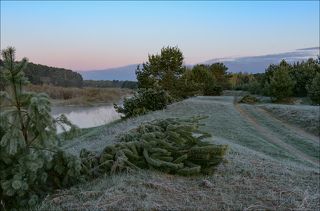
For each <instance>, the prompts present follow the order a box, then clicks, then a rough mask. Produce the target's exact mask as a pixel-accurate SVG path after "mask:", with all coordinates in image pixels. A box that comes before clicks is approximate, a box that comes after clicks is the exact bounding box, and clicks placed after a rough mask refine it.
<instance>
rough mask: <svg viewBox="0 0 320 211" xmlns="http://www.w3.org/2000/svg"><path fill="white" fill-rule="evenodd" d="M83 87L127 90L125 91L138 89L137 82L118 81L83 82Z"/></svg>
mask: <svg viewBox="0 0 320 211" xmlns="http://www.w3.org/2000/svg"><path fill="white" fill-rule="evenodd" d="M83 86H84V87H98V88H108V87H117V88H127V89H136V88H138V82H136V81H118V80H113V81H111V80H99V81H95V80H84V81H83Z"/></svg>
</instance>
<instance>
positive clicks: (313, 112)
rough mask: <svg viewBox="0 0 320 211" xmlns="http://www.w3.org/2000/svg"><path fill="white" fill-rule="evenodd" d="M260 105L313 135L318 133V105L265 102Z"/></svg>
mask: <svg viewBox="0 0 320 211" xmlns="http://www.w3.org/2000/svg"><path fill="white" fill-rule="evenodd" d="M261 107H262V108H263V109H265V110H266V111H268V112H270V113H271V114H273V115H274V116H275V117H277V118H279V119H282V120H284V121H287V122H289V123H291V124H294V125H297V126H300V127H302V128H304V129H305V130H306V131H309V132H311V133H313V134H315V135H319V134H320V123H319V116H320V108H319V106H310V105H303V106H298V105H290V106H288V105H277V104H266V105H261Z"/></svg>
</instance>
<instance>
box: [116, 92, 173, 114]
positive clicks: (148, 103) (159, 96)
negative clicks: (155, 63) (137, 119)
mask: <svg viewBox="0 0 320 211" xmlns="http://www.w3.org/2000/svg"><path fill="white" fill-rule="evenodd" d="M171 102H172V98H171V96H170V95H169V94H168V93H167V92H166V91H165V90H163V89H161V88H159V87H156V88H153V89H152V88H148V89H139V90H138V91H137V92H136V93H135V94H134V96H132V97H130V98H126V99H125V100H124V102H123V106H119V105H116V104H115V105H114V107H115V109H116V111H117V112H119V113H122V114H124V118H129V117H134V116H138V115H141V114H145V113H147V112H148V111H155V110H161V109H164V108H165V107H166V106H167V105H168V104H170V103H171Z"/></svg>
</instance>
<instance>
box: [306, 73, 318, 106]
mask: <svg viewBox="0 0 320 211" xmlns="http://www.w3.org/2000/svg"><path fill="white" fill-rule="evenodd" d="M307 90H308V96H309V97H310V99H311V100H312V102H313V103H315V104H317V105H319V104H320V73H317V74H316V76H315V77H314V79H313V80H312V83H311V84H309V86H307Z"/></svg>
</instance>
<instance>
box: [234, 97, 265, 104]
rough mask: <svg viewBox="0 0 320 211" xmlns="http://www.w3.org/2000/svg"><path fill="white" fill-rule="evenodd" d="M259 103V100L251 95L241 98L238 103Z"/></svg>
mask: <svg viewBox="0 0 320 211" xmlns="http://www.w3.org/2000/svg"><path fill="white" fill-rule="evenodd" d="M258 102H260V100H259V99H258V98H256V97H254V96H252V95H245V96H243V97H242V98H241V99H240V100H239V101H238V103H246V104H255V103H258Z"/></svg>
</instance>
